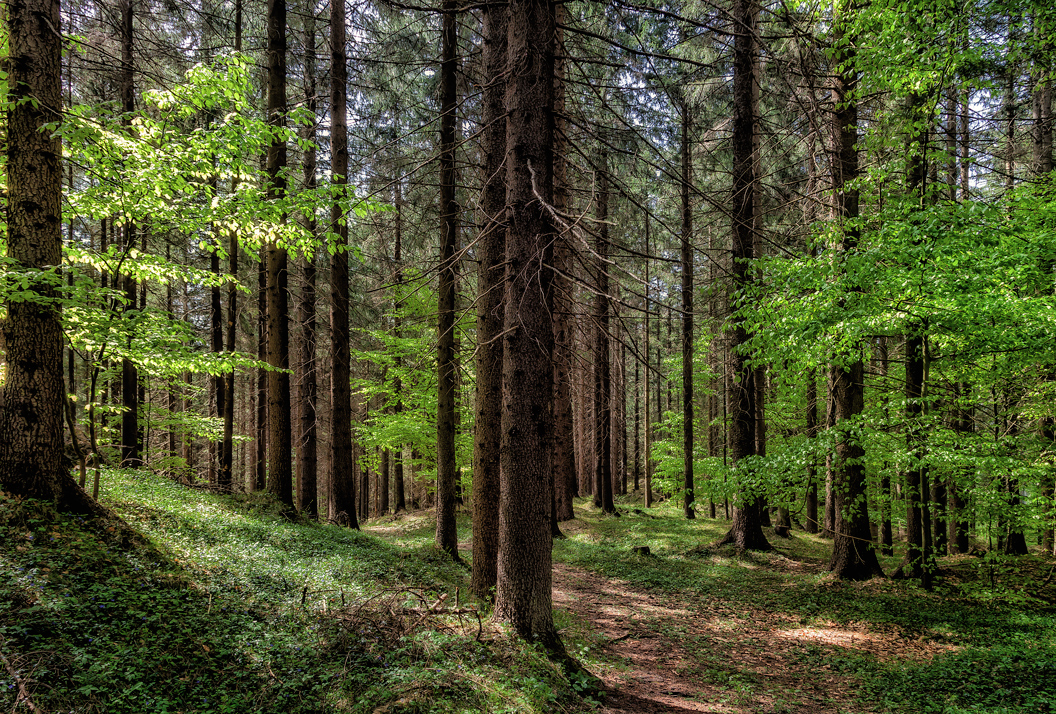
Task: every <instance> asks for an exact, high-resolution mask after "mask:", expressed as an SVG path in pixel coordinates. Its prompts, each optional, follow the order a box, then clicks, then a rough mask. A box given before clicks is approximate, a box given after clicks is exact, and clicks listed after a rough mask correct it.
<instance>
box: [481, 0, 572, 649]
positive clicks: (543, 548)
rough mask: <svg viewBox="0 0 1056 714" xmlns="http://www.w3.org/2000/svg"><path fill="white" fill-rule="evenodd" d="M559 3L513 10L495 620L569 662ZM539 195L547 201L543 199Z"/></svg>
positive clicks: (542, 0) (523, 4)
mask: <svg viewBox="0 0 1056 714" xmlns="http://www.w3.org/2000/svg"><path fill="white" fill-rule="evenodd" d="M554 14H555V11H554V4H553V2H552V0H512V1H511V2H510V3H509V28H510V29H509V49H508V52H509V54H508V57H509V62H510V66H511V67H515V68H516V69H515V71H512V72H511V73H510V75H509V79H508V84H507V90H506V108H507V116H506V137H507V147H508V149H507V151H508V153H507V171H506V176H507V182H506V187H507V188H506V206H507V208H506V217H507V220H508V228H507V234H506V285H505V288H506V290H505V320H504V331H503V373H502V378H503V379H502V385H503V388H502V447H501V452H500V454H501V455H500V468H501V475H502V476H501V478H502V489H501V495H500V503H499V560H498V578H497V586H496V597H495V614H496V616H497V617H498V618H499V619H500V620H503V621H506V622H508V623H510V625H511V626H512V627H513V630H514V632H516V633H517V634H518V635H519V636H520V637H522V638H524V639H525V640H528V641H530V642H538V643H539V644H541V645H542V646H543V647H544V648H545V649H547V650H548V651H550V652H551V653H552V654H555V655H559V654H563V653H564V649H563V646H562V645H561V641H560V639H559V637H558V634H557V629H556V628H555V627H554V621H553V611H552V602H551V568H552V565H551V548H552V538H551V532H550V508H551V500H552V498H553V497H552V495H551V494H550V477H549V473H550V469H551V466H552V459H553V443H552V439H553V412H552V405H553V368H554V367H553V342H554V332H553V324H552V320H551V315H552V314H553V294H552V283H553V272H552V260H553V256H552V254H553V238H554V226H553V225H552V223H551V218H550V216H549V214H548V213H547V212H546V209H545V208H544V206H543V205H542V202H544V201H545V202H546V203H548V204H552V201H553V141H554V115H553V106H554V92H553V88H554V83H553V76H554V52H555V48H554V38H555V27H554V25H555V21H554ZM537 196H541V200H540V198H538V197H537Z"/></svg>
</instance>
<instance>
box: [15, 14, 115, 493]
mask: <svg viewBox="0 0 1056 714" xmlns="http://www.w3.org/2000/svg"><path fill="white" fill-rule="evenodd" d="M5 14H6V21H7V22H6V25H7V26H6V28H5V29H6V32H7V39H8V43H9V44H8V52H9V54H8V61H7V62H6V63H5V68H6V69H7V70H8V72H9V74H8V82H9V84H8V87H9V88H10V89H9V92H10V94H9V96H8V99H9V100H11V102H12V103H11V105H10V107H9V108H8V114H7V121H8V123H7V140H6V149H7V197H6V201H5V205H6V216H5V217H6V220H7V256H8V257H9V258H10V259H12V261H13V263H12V264H11V265H10V266H8V270H9V271H13V272H21V271H26V272H27V273H28V274H27V276H26V279H27V280H28V284H29V286H30V289H31V290H32V291H33V293H35V295H37V296H39V297H40V298H41V300H24V301H18V302H10V303H8V304H7V306H6V307H7V317H6V318H5V319H4V320H2V321H0V330H2V338H3V343H4V345H5V353H6V355H5V356H6V375H5V382H4V384H3V385H2V386H0V488H3V490H5V491H7V492H8V493H11V494H13V495H16V496H21V497H24V498H40V499H44V500H48V501H51V502H53V503H55V504H56V505H57V506H58V507H60V508H62V509H64V510H69V511H74V512H78V513H84V512H87V511H91V510H93V508H94V507H95V506H94V503H93V502H92V501H91V500H90V499H89V497H88V495H87V494H86V493H85V492H84V491H83V489H81V488H80V487H79V486H78V485H77V483H76V482H75V481H74V480H73V478H72V477H71V476H70V473H69V470H68V467H66V466H65V465H64V454H63V436H62V428H63V406H64V404H65V401H66V400H65V394H64V391H63V390H64V387H63V379H62V344H63V336H62V324H61V312H60V309H59V308H58V307H54V306H53V305H54V303H51V304H48V303H50V302H51V301H52V300H54V299H55V298H57V297H58V294H57V291H56V290H55V289H54V287H53V286H52V285H50V284H49V281H48V280H46V279H44V280H41V279H40V278H39V277H38V276H35V275H34V272H35V271H40V270H47V269H48V268H49V267H52V266H58V265H61V264H62V232H61V231H62V225H61V221H62V208H61V200H62V165H61V161H62V145H61V142H60V139H59V137H58V136H57V135H55V134H54V133H53V132H51V131H46V130H45V125H47V124H50V123H51V122H54V121H57V120H59V118H60V117H61V116H62V93H61V82H60V73H61V66H62V59H61V53H62V37H61V36H60V35H59V29H60V24H59V23H60V21H59V3H58V0H21V1H19V2H14V3H11V4H9V5H7V7H6V11H5ZM43 301H47V302H43Z"/></svg>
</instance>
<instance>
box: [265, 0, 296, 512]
mask: <svg viewBox="0 0 1056 714" xmlns="http://www.w3.org/2000/svg"><path fill="white" fill-rule="evenodd" d="M285 113H286V0H268V124H269V126H272V127H275V128H281V127H283V126H285V124H286V117H285ZM267 169H268V198H269V199H271V200H280V199H282V198H284V197H285V195H286V179H285V177H284V172H285V169H286V142H285V141H279V140H273V141H272V143H271V144H270V145H269V146H268V166H267ZM284 220H285V219H284ZM266 253H267V269H268V285H267V300H268V364H269V365H270V366H271V368H272V369H271V371H269V372H268V491H269V492H270V493H271V494H272V495H273V496H275V498H277V499H278V500H279V502H280V503H281V504H282V505H283V507H285V508H287V509H289V510H291V511H292V510H293V443H292V442H293V439H292V430H291V427H292V425H291V423H290V373H289V368H290V323H289V310H290V298H289V295H290V293H289V286H288V282H289V274H288V270H287V264H288V259H287V256H286V249H285V248H283V247H281V246H279V245H277V244H274V243H272V244H270V245H268V246H267V248H266Z"/></svg>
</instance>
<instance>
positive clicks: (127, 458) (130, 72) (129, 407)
mask: <svg viewBox="0 0 1056 714" xmlns="http://www.w3.org/2000/svg"><path fill="white" fill-rule="evenodd" d="M132 40H133V33H132V2H131V0H121V80H120V85H121V111H122V112H123V113H124V116H123V117H122V119H121V124H122V126H124V127H125V130H126V131H129V132H131V131H132V112H133V111H135V69H134V66H133V60H132ZM123 233H124V240H125V250H126V251H128V250H130V249H131V248H133V247H134V246H135V235H136V227H135V224H134V223H132V222H131V221H126V222H125V224H124V230H123ZM123 283H124V285H123V288H124V291H125V300H126V303H125V313H126V319H128V313H130V312H135V311H136V297H137V289H136V288H137V286H136V280H135V278H133V277H132V276H131V275H125V276H124V278H123ZM126 347H129V348H131V347H132V336H131V333H130V334H129V337H128V343H127V345H126ZM121 407H122V410H123V411H122V412H121V465H122V466H123V467H126V468H136V467H138V466H140V465H141V464H140V460H139V370H138V369H137V368H136V364H135V363H134V362H133V361H132V360H130V359H129V358H128V357H127V356H125V357H122V358H121Z"/></svg>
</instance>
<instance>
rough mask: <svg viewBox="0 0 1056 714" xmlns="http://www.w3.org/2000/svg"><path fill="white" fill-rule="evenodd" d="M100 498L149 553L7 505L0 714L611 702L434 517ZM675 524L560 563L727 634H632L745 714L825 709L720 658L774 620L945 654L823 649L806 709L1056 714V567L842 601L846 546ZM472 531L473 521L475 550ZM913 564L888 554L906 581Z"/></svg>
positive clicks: (946, 567)
mask: <svg viewBox="0 0 1056 714" xmlns="http://www.w3.org/2000/svg"><path fill="white" fill-rule="evenodd" d="M103 498H104V501H105V502H106V503H107V504H108V505H110V506H111V507H112V508H114V509H115V510H116V511H117V512H118V513H119V514H120V515H121V516H122V517H123V518H124V519H125V520H126V521H127V522H128V523H130V524H131V525H132V526H133V527H134V528H135V529H137V530H138V531H139V532H141V533H143V534H144V536H146V538H147V539H148V540H149V545H146V544H145V543H134V542H133V543H130V542H129V541H128V538H126V537H124V536H123V535H122V534H121V533H120V532H119V531H120V529H115V528H114V526H113V525H112V524H110V525H108V524H106V523H102V522H89V521H85V520H84V519H80V518H75V517H68V516H61V515H59V514H56V513H54V512H53V511H52V510H51V509H50V508H48V507H47V506H45V505H42V504H39V503H34V502H28V501H18V500H15V499H11V498H8V497H4V496H0V660H2V661H0V710H3V711H11V712H21V711H30V707H29V703H32V704H33V705H34V706H35V707H36V708H37V710H38V711H48V712H58V711H70V712H84V713H95V712H106V713H107V714H110V713H114V714H122V713H125V712H128V713H132V712H172V713H176V712H181V713H183V714H191V713H192V712H202V713H204V712H216V713H222V712H231V713H235V712H237V713H240V714H241V713H250V712H291V713H293V714H298V713H302V712H303V713H309V712H354V713H356V714H360V713H362V714H368V713H373V712H378V713H379V714H400V713H403V714H410V713H411V712H415V713H425V712H484V711H487V712H547V713H548V714H549V713H550V712H582V711H586V710H588V709H591V708H593V706H594V704H595V703H594V702H592V701H591V700H589V699H583V698H581V697H580V696H579V693H580V692H583V691H584V686H585V685H584V683H583V682H579V681H569V679H568V678H567V677H566V676H565V675H563V674H562V673H561V672H560V671H559V669H558V668H557V667H555V666H554V665H553V664H552V663H551V662H550V661H549V660H548V659H547V658H546V656H545V655H544V654H543V653H542V652H540V651H538V650H537V649H535V648H533V647H531V646H527V645H525V644H523V643H521V642H518V641H517V640H516V639H515V638H512V637H510V636H509V635H508V634H507V633H506V632H504V631H503V630H502V629H500V628H499V627H497V626H496V625H495V624H494V623H492V622H491V621H490V620H489V618H488V613H487V612H486V611H483V610H481V609H480V608H478V607H477V606H476V605H475V604H473V603H471V602H469V601H468V598H467V596H466V592H467V590H468V570H467V569H466V567H465V566H464V565H459V564H454V563H452V562H451V561H450V560H449V559H448V558H446V557H444V556H441V555H439V554H438V553H437V552H436V551H435V549H434V548H433V545H432V540H433V529H434V524H433V522H432V515H431V513H427V512H421V513H417V514H401V515H400V516H395V517H393V516H390V517H387V518H384V519H377V520H374V521H371V522H370V523H368V524H367V527H366V528H365V530H364V532H357V531H350V530H347V529H343V528H337V527H333V526H326V525H319V524H315V523H307V522H300V521H297V520H292V521H291V520H288V519H286V518H284V517H282V516H281V515H280V513H279V509H278V508H277V507H276V506H275V504H273V503H272V502H271V501H269V500H268V499H267V497H264V496H262V495H260V494H255V495H252V496H219V495H215V494H210V493H208V492H204V491H199V490H192V489H188V488H186V487H183V486H180V485H177V484H175V483H172V482H171V481H169V480H167V479H165V478H163V477H161V476H157V475H151V474H149V473H135V472H110V473H107V474H106V476H105V479H104V491H103ZM676 506H677V505H676V504H670V503H664V504H660V505H658V506H656V507H654V508H652V509H649V510H645V509H642V508H640V507H637V506H636V505H635V504H633V503H627V502H624V503H622V504H621V506H620V508H621V512H622V516H621V517H620V518H614V517H611V516H603V515H601V514H600V513H598V512H597V511H595V510H594V509H592V508H590V507H589V506H587V505H586V504H584V503H577V506H576V507H577V519H576V520H575V521H572V522H569V523H565V524H562V529H563V530H564V532H565V534H566V535H567V536H568V537H567V538H565V539H561V540H558V541H556V542H555V545H554V558H555V560H557V561H563V562H565V563H567V564H569V565H572V566H576V567H580V568H583V569H586V570H591V571H594V572H596V573H598V574H600V575H602V576H605V577H607V578H611V579H618V580H620V581H622V582H624V583H625V584H626V587H628V588H630V589H632V590H633V591H638V592H645V593H655V594H657V595H662V596H663V597H664V598H668V601H670V602H672V603H676V604H677V607H679V608H683V609H685V610H687V611H689V612H692V613H695V614H694V615H693V617H704V618H707V619H708V620H709V621H710V622H712V623H713V624H714V627H715V628H717V631H718V632H721V634H722V638H721V639H719V638H711V639H709V638H708V637H704V636H701V635H700V634H699V632H696V633H694V632H693V631H692V628H687V627H685V625H686V623H685V622H680V620H679V617H678V616H673V615H665V614H658V615H655V616H653V618H652V619H651V620H650V619H649V618H646V617H645V616H641V617H640V619H639V620H637V622H638V623H639V624H638V625H636V626H641V627H645V628H647V629H648V628H652V629H653V630H654V631H655V633H656V634H657V635H658V636H663V637H666V638H669V639H671V640H672V641H673V642H677V643H679V646H680V647H682V648H684V649H685V651H687V652H689V653H690V659H689V660H687V661H685V662H683V663H682V665H681V666H683V667H685V668H686V671H692V672H693V673H694V677H695V678H696V680H697V681H698V682H700V683H701V687H703V688H706V689H707V690H708V691H710V692H713V693H714V692H717V693H718V695H717V697H718V700H719V701H720V702H725V703H726V704H725V705H728V706H731V707H735V709H734V710H736V711H773V712H777V711H787V712H791V711H808V710H810V706H811V705H810V704H809V697H808V695H806V694H795V693H794V692H787V691H778V690H777V689H776V688H775V687H774V686H773V685H771V684H768V682H767V678H766V677H761V676H759V674H758V672H753V671H752V670H751V669H750V668H749V667H748V666H746V664H745V663H743V662H738V661H737V660H736V658H735V657H731V656H730V651H732V650H730V651H727V650H725V649H724V646H725V645H723V640H725V641H726V642H727V643H732V642H736V641H737V640H738V638H739V637H741V636H742V634H741V633H740V632H739V631H738V628H739V627H740V626H741V625H739V624H738V623H744V622H752V621H757V622H761V621H765V622H769V623H773V627H774V628H775V629H773V630H772V631H771V633H772V636H775V637H783V638H785V641H788V638H794V637H796V636H797V635H796V632H797V631H801V630H802V631H807V630H810V629H812V628H814V629H819V630H823V629H825V628H832V627H845V628H849V629H850V630H853V631H855V632H862V633H870V632H872V633H884V634H885V635H887V636H892V635H893V636H894V637H895V641H899V640H901V641H921V642H928V643H931V644H934V645H935V647H934V648H933V650H932V651H933V652H934V654H933V655H931V656H928V657H916V658H906V657H899V656H897V653H894V654H892V653H886V652H878V651H867V650H862V649H853V648H847V647H844V646H842V645H840V644H839V643H838V642H834V643H826V642H825V641H810V642H804V643H803V644H802V645H801V646H799V649H796V650H794V651H795V652H798V653H799V655H798V657H799V659H798V661H796V662H794V663H792V665H793V666H794V667H795V668H796V676H798V677H802V683H803V684H804V690H805V691H806V690H809V689H810V687H809V686H807V685H809V684H810V682H811V680H812V678H814V679H813V681H814V683H815V685H817V683H818V682H822V681H828V680H823V679H822V674H821V673H823V672H827V673H837V674H838V675H839V676H840V677H843V678H844V680H841V681H846V682H850V683H851V684H850V685H849V686H851V687H852V689H853V692H854V694H853V696H855V697H857V699H858V701H860V702H861V707H862V708H861V710H863V711H864V710H868V711H889V712H899V713H901V712H905V713H907V714H908V713H911V712H926V713H929V714H931V713H935V714H939V713H946V714H1010V713H1011V712H1027V711H1029V712H1049V713H1056V616H1054V612H1053V607H1052V603H1053V602H1056V584H1054V583H1052V582H1051V581H1052V574H1053V571H1054V570H1056V567H1054V566H1053V563H1052V561H1051V559H1049V558H1046V557H1042V556H1038V555H1032V556H1027V557H1023V558H1005V557H1002V556H997V555H994V554H989V555H985V556H980V557H972V556H957V557H951V558H943V559H941V560H940V567H941V572H940V577H939V578H938V584H937V587H936V589H935V590H933V591H931V592H927V591H924V590H921V589H920V588H919V587H918V586H917V585H916V584H915V583H913V582H906V581H902V582H894V581H890V580H877V581H871V582H869V583H865V584H844V583H840V582H836V581H833V580H832V579H831V577H829V576H828V575H826V574H825V563H826V560H827V556H828V552H829V549H830V547H831V543H830V542H828V541H825V540H824V539H822V538H820V537H817V536H812V535H807V534H804V533H803V532H802V531H799V530H796V531H794V532H793V536H792V538H790V539H777V538H772V539H771V540H772V543H773V544H774V545H775V550H774V551H772V552H769V553H738V552H736V551H734V550H731V549H729V548H715V547H713V546H711V544H712V543H715V542H716V541H718V540H719V539H720V537H721V536H722V535H723V533H724V531H725V528H726V527H727V524H726V523H725V522H723V521H713V520H710V519H706V518H698V519H697V520H695V521H686V520H685V519H684V518H682V517H681V516H680V514H679V511H678V510H677V507H676ZM469 525H470V524H469V523H468V520H467V517H466V514H464V513H463V514H460V520H459V539H460V541H462V542H463V543H465V542H467V541H468V540H469V538H470V531H469ZM641 546H645V547H648V549H649V553H648V554H643V553H642V552H641V551H637V552H636V551H635V550H634V548H635V547H641ZM900 555H901V554H899V553H896V554H895V556H893V557H888V558H884V559H882V562H883V565H884V567H885V569H886V570H887V571H888V572H890V571H891V570H893V569H894V567H895V566H896V565H897V563H898V561H899V558H900ZM753 618H754V620H753ZM555 621H556V623H557V625H558V626H559V627H560V628H561V632H562V637H563V638H564V640H565V643H566V645H567V647H568V649H569V651H570V652H571V653H573V654H574V655H575V656H576V657H577V658H579V659H580V661H582V662H583V663H584V664H585V665H586V666H587V667H588V669H592V670H595V669H596V670H598V671H605V672H610V673H612V672H616V673H618V672H619V668H620V667H625V666H626V665H625V664H624V663H621V662H616V661H614V660H613V659H612V657H611V656H610V655H608V654H606V644H607V640H606V639H605V638H604V637H602V636H601V635H600V633H599V632H597V630H596V629H595V628H592V627H591V625H590V623H589V622H582V621H578V620H577V618H576V617H575V616H573V615H571V614H570V613H566V612H560V611H559V612H556V613H555ZM573 679H574V678H573ZM812 686H813V685H812ZM768 687H769V689H768ZM797 697H798V699H797ZM805 701H807V702H808V703H806V704H804V703H803V702H805ZM819 706H820V705H819ZM826 706H828V705H826ZM736 707H740V708H739V709H737V708H736Z"/></svg>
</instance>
